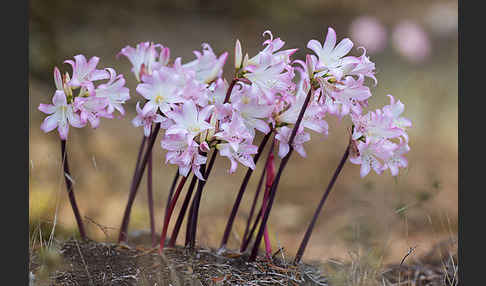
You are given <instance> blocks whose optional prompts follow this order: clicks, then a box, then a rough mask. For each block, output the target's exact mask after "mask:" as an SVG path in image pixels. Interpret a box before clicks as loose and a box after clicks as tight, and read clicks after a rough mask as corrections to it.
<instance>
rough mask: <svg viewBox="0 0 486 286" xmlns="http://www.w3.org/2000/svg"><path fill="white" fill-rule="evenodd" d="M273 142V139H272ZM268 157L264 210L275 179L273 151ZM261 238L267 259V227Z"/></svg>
mask: <svg viewBox="0 0 486 286" xmlns="http://www.w3.org/2000/svg"><path fill="white" fill-rule="evenodd" d="M274 142H275V141H274ZM269 155H270V156H269V157H270V158H269V160H268V163H267V166H265V167H266V169H267V183H266V185H265V193H264V195H263V202H262V211H263V212H265V210H266V209H267V202H268V195H269V192H270V188H271V187H272V184H273V180H274V179H275V167H274V163H273V152H272V153H270V154H269ZM263 238H264V240H265V254H266V256H267V258H268V259H271V257H272V247H271V245H270V238H269V237H268V228H267V227H265V231H264V233H263Z"/></svg>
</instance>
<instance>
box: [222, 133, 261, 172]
mask: <svg viewBox="0 0 486 286" xmlns="http://www.w3.org/2000/svg"><path fill="white" fill-rule="evenodd" d="M216 148H217V149H218V150H219V154H220V155H221V156H224V157H228V159H230V161H231V166H230V170H229V172H230V173H234V172H235V171H236V168H237V167H238V162H240V163H241V164H243V165H244V166H246V167H248V168H251V169H255V162H254V161H253V157H252V156H251V155H253V154H256V153H257V151H258V147H257V146H255V145H252V144H251V142H248V141H246V142H243V143H242V144H239V145H238V149H236V150H234V149H233V147H232V146H231V144H229V143H221V144H218V145H216Z"/></svg>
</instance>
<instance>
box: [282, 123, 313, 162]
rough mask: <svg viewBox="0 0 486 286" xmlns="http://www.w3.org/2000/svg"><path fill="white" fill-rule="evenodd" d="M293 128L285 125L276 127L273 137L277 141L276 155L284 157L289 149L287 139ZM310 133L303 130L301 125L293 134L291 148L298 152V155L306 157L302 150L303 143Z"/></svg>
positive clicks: (308, 138) (307, 139)
mask: <svg viewBox="0 0 486 286" xmlns="http://www.w3.org/2000/svg"><path fill="white" fill-rule="evenodd" d="M292 130H293V128H289V127H287V126H283V127H279V128H277V134H276V135H275V139H277V140H278V141H279V144H278V145H279V148H278V156H279V157H280V158H284V157H285V156H286V155H287V154H288V153H289V151H290V145H289V140H290V136H291V135H292ZM310 139H311V138H310V134H309V133H307V132H305V131H304V128H303V127H302V126H300V127H299V130H298V131H297V134H296V135H295V138H294V141H293V142H292V148H293V149H294V150H295V151H297V153H299V155H300V156H302V157H306V156H307V154H306V152H305V150H304V146H303V144H304V143H305V142H307V141H309V140H310Z"/></svg>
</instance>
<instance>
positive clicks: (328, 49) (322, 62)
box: [307, 27, 353, 70]
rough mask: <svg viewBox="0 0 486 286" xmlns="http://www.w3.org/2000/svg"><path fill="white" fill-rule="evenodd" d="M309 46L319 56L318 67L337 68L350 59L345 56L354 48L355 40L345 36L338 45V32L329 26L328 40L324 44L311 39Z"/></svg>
mask: <svg viewBox="0 0 486 286" xmlns="http://www.w3.org/2000/svg"><path fill="white" fill-rule="evenodd" d="M307 48H309V49H311V50H313V51H314V52H315V53H316V55H317V56H318V58H319V64H318V66H317V69H327V70H336V69H337V68H339V67H340V66H342V65H343V63H346V61H347V60H348V58H347V57H344V56H345V55H347V54H348V53H349V51H351V49H352V48H353V42H351V40H350V39H348V38H345V39H343V40H342V41H341V42H339V44H337V45H336V32H335V31H334V29H333V28H331V27H329V28H328V30H327V35H326V40H325V41H324V44H323V45H322V46H321V43H320V42H319V41H317V40H310V41H309V42H308V44H307Z"/></svg>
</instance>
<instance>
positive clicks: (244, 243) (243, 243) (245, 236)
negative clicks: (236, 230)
mask: <svg viewBox="0 0 486 286" xmlns="http://www.w3.org/2000/svg"><path fill="white" fill-rule="evenodd" d="M267 160H268V158H267ZM265 165H266V163H265ZM266 173H267V168H263V170H262V175H261V176H260V179H259V180H258V186H257V190H256V192H255V196H254V197H253V202H252V204H251V209H250V214H249V215H248V220H247V221H246V228H245V232H244V234H243V240H242V241H241V247H240V252H244V251H245V250H246V247H247V246H248V243H249V240H250V238H251V236H252V235H253V232H252V233H251V235H248V230H249V229H250V223H251V220H252V218H253V214H254V212H255V207H256V203H257V201H258V195H259V194H260V191H261V189H262V186H263V179H264V178H265V174H266ZM261 212H262V211H261V208H260V210H259V211H258V215H257V217H256V219H255V220H258V219H259V218H260V215H261Z"/></svg>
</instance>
